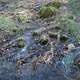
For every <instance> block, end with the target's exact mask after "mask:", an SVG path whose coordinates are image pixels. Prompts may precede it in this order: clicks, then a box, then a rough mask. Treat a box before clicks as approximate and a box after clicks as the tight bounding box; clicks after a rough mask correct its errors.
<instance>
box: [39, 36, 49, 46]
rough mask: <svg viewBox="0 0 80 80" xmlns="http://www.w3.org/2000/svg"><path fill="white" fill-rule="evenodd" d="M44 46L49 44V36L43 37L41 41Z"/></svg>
mask: <svg viewBox="0 0 80 80" xmlns="http://www.w3.org/2000/svg"><path fill="white" fill-rule="evenodd" d="M39 42H40V43H41V44H42V45H45V44H47V43H48V37H47V35H42V36H41V38H40V41H39Z"/></svg>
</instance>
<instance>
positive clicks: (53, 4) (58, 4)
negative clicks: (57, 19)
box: [46, 1, 61, 9]
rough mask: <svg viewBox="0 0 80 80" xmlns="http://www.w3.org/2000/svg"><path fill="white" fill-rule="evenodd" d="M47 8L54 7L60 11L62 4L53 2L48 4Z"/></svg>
mask: <svg viewBox="0 0 80 80" xmlns="http://www.w3.org/2000/svg"><path fill="white" fill-rule="evenodd" d="M46 6H52V7H55V8H57V9H59V8H60V6H61V3H60V2H56V1H53V2H50V3H48V4H47V5H46Z"/></svg>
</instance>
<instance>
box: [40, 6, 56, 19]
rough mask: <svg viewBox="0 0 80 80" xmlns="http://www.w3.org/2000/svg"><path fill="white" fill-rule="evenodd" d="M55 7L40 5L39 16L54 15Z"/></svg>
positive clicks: (47, 16)
mask: <svg viewBox="0 0 80 80" xmlns="http://www.w3.org/2000/svg"><path fill="white" fill-rule="evenodd" d="M56 12H57V9H56V8H55V7H52V6H49V7H45V6H43V7H41V9H40V12H39V15H40V18H49V17H52V16H53V15H56Z"/></svg>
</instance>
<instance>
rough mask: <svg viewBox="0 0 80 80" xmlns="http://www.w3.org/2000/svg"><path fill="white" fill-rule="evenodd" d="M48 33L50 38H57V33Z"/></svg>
mask: <svg viewBox="0 0 80 80" xmlns="http://www.w3.org/2000/svg"><path fill="white" fill-rule="evenodd" d="M48 34H49V37H50V38H57V33H55V32H48Z"/></svg>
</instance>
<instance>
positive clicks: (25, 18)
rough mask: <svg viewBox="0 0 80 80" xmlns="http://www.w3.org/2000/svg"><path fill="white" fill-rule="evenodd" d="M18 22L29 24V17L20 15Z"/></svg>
mask: <svg viewBox="0 0 80 80" xmlns="http://www.w3.org/2000/svg"><path fill="white" fill-rule="evenodd" d="M18 21H19V22H21V23H26V22H29V21H28V17H27V16H26V15H18Z"/></svg>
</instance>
